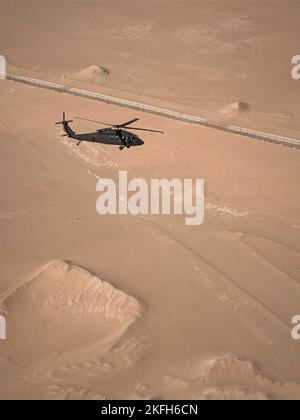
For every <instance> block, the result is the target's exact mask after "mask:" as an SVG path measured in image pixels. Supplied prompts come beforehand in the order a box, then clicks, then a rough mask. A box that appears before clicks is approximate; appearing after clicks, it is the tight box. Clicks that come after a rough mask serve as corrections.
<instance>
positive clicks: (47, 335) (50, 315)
mask: <svg viewBox="0 0 300 420" xmlns="http://www.w3.org/2000/svg"><path fill="white" fill-rule="evenodd" d="M1 308H2V311H3V312H4V313H5V314H6V318H7V322H8V324H9V331H10V336H9V344H7V347H6V346H5V345H4V346H3V353H4V355H5V354H7V356H9V359H10V361H11V362H12V363H14V364H16V365H17V366H28V365H29V364H31V365H35V364H40V363H41V361H42V360H43V359H45V358H47V359H48V363H49V358H50V359H53V358H55V359H56V362H55V363H56V365H57V364H58V360H59V358H60V357H62V358H64V355H65V354H67V353H72V354H75V353H77V352H80V350H81V351H84V353H88V352H89V348H90V347H93V346H95V347H96V348H97V352H98V353H99V354H100V353H102V352H103V353H104V352H105V351H107V350H108V349H109V348H110V347H111V346H112V344H114V343H115V342H116V341H117V340H118V339H119V338H120V337H121V336H122V334H123V333H124V332H125V331H126V329H127V328H128V327H129V325H130V324H132V322H134V321H135V320H136V319H137V318H138V317H139V316H140V312H141V306H140V305H139V303H138V302H137V301H136V300H135V299H134V298H132V297H130V296H128V295H126V294H125V293H123V292H121V291H119V290H116V289H115V288H113V287H112V286H111V285H110V284H108V283H106V282H103V281H101V280H100V279H99V278H97V277H95V276H92V275H91V274H90V273H88V272H87V271H85V270H83V269H82V268H79V267H76V266H72V265H70V264H67V263H65V262H63V261H55V262H52V263H50V264H49V265H47V267H46V268H44V269H43V270H42V271H41V272H40V274H38V275H37V276H36V277H35V278H34V279H32V280H31V281H29V282H27V283H25V284H22V285H21V286H19V287H18V288H17V289H16V290H15V291H14V292H13V293H10V294H9V295H8V296H6V297H5V298H4V299H3V301H2V305H1Z"/></svg>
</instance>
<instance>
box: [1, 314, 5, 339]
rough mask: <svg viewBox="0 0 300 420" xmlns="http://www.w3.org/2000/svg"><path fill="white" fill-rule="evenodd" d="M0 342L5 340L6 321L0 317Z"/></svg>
mask: <svg viewBox="0 0 300 420" xmlns="http://www.w3.org/2000/svg"><path fill="white" fill-rule="evenodd" d="M0 340H6V320H5V318H4V316H2V315H0Z"/></svg>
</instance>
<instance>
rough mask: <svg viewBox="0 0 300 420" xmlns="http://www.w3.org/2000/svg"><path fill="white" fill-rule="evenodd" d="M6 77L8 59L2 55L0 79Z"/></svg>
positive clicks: (0, 59) (0, 56) (0, 58)
mask: <svg viewBox="0 0 300 420" xmlns="http://www.w3.org/2000/svg"><path fill="white" fill-rule="evenodd" d="M5 78H6V60H5V57H3V55H0V80H1V79H5Z"/></svg>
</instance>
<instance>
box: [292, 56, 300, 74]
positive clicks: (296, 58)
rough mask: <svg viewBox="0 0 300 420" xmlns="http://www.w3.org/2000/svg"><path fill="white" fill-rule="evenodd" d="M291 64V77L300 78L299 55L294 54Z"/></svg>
mask: <svg viewBox="0 0 300 420" xmlns="http://www.w3.org/2000/svg"><path fill="white" fill-rule="evenodd" d="M292 64H294V67H293V68H292V78H293V79H294V80H300V55H295V56H294V57H293V58H292Z"/></svg>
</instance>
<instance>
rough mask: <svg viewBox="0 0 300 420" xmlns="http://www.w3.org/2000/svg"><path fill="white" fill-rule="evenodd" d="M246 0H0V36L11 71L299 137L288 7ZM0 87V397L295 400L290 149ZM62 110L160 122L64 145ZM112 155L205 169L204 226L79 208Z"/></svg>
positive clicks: (294, 16) (293, 28)
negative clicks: (116, 136)
mask: <svg viewBox="0 0 300 420" xmlns="http://www.w3.org/2000/svg"><path fill="white" fill-rule="evenodd" d="M246 3H247V6H245V2H231V1H219V2H209V1H206V2H204V1H194V2H192V1H184V2H180V1H178V2H173V1H130V0H126V1H122V2H114V1H113V2H106V1H98V2H95V3H93V2H90V1H79V2H68V1H65V2H58V1H57V2H54V1H49V2H44V1H42V2H41V1H40V2H37V1H34V2H33V1H32V2H28V1H16V2H11V1H3V0H1V1H0V7H1V14H0V53H1V54H3V55H5V56H6V58H7V62H8V69H9V70H10V71H12V72H14V73H19V74H25V75H26V74H28V75H31V76H33V77H40V78H41V79H47V80H59V81H63V82H64V83H66V84H67V83H70V84H72V85H74V86H79V87H85V88H88V89H91V90H95V91H100V92H103V93H115V94H116V96H119V97H120V96H121V97H124V98H129V99H138V100H139V101H140V102H145V103H149V104H154V105H156V104H158V105H161V104H163V105H168V107H169V108H171V109H174V110H183V111H186V112H189V111H191V110H192V111H193V114H199V115H204V116H206V115H207V116H209V117H211V118H213V119H215V120H223V119H226V121H232V122H233V123H236V122H239V123H240V124H241V125H243V126H249V127H250V128H256V129H265V130H269V131H271V132H273V133H275V134H283V135H293V136H294V137H295V138H299V136H300V135H299V133H300V125H299V113H300V108H299V89H300V82H296V81H294V80H291V78H290V67H291V66H290V62H291V57H292V56H293V55H295V54H296V53H297V52H298V53H299V51H297V40H299V35H300V33H299V31H300V30H299V23H298V22H299V17H300V7H299V5H298V3H297V2H292V1H291V2H283V1H282V2H281V1H265V2H259V3H258V2H252V1H249V2H246ZM58 5H59V9H58V7H57V6H58ZM70 5H71V6H72V7H70ZM187 6H188V7H187ZM170 7H171V8H172V13H170ZM0 98H1V100H0V121H1V125H0V140H1V141H0V156H1V157H0V159H1V160H0V162H1V165H0V179H1V181H0V231H1V237H0V267H1V268H0V302H1V314H2V315H4V316H5V317H6V320H7V340H1V341H0V348H1V353H0V371H1V375H0V398H1V399H14V398H20V399H35V398H37V399H131V398H136V399H182V398H186V399H281V398H283V399H288V398H295V399H300V380H299V378H300V341H295V340H293V339H292V336H291V330H292V325H291V319H292V317H293V316H294V315H296V314H300V305H299V302H300V276H299V272H300V271H299V270H300V266H299V261H300V259H299V254H300V243H299V233H300V212H299V210H300V201H299V187H300V169H299V168H300V154H299V151H298V150H294V149H291V148H287V147H283V146H279V145H273V144H267V143H263V142H260V141H254V140H250V139H247V138H244V137H241V136H237V135H231V134H228V133H222V132H218V131H215V130H212V129H209V128H205V127H200V126H193V125H188V124H185V123H183V122H178V121H173V120H168V119H166V118H161V117H158V116H153V115H152V116H151V115H147V114H144V113H141V112H136V111H132V110H128V109H125V108H118V107H115V106H110V105H105V104H103V103H98V102H94V101H89V100H88V99H83V98H78V97H72V96H70V95H67V94H60V93H57V92H51V91H45V90H41V89H38V88H35V87H30V86H25V85H22V84H18V83H15V82H12V81H8V80H1V81H0ZM63 111H65V112H66V113H67V117H74V116H76V115H81V116H85V117H87V118H91V119H96V120H99V119H100V120H103V121H108V122H123V121H127V120H130V119H131V118H134V117H137V118H140V124H141V125H142V126H148V127H153V128H158V129H162V130H164V131H165V135H164V136H163V137H162V136H158V135H153V134H152V133H145V134H144V135H143V139H144V140H145V144H144V146H142V147H139V148H132V149H130V150H126V151H123V152H120V151H119V150H118V148H114V147H111V146H106V145H97V144H96V145H94V144H83V143H82V144H81V145H80V146H79V147H78V146H76V144H75V143H74V142H71V141H70V140H69V139H68V138H66V137H64V138H62V137H61V134H62V133H61V127H59V126H55V125H54V123H55V121H58V120H60V119H61V114H62V112H63ZM72 127H74V129H75V130H76V131H79V132H85V131H89V130H91V128H93V129H96V128H98V127H97V126H93V125H92V124H91V123H88V122H83V121H74V123H73V124H72ZM119 170H127V171H128V173H129V177H130V178H135V177H142V178H144V179H146V180H150V179H151V178H169V179H172V178H178V177H179V178H194V179H195V178H203V179H204V180H205V183H206V194H205V195H206V196H205V200H206V212H205V222H204V224H203V225H201V226H198V227H188V226H185V224H184V218H183V217H181V216H136V217H133V216H103V217H101V216H99V215H97V213H96V209H95V205H96V199H97V196H98V195H97V193H96V182H97V180H98V179H99V178H112V179H115V180H117V178H118V173H119Z"/></svg>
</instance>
